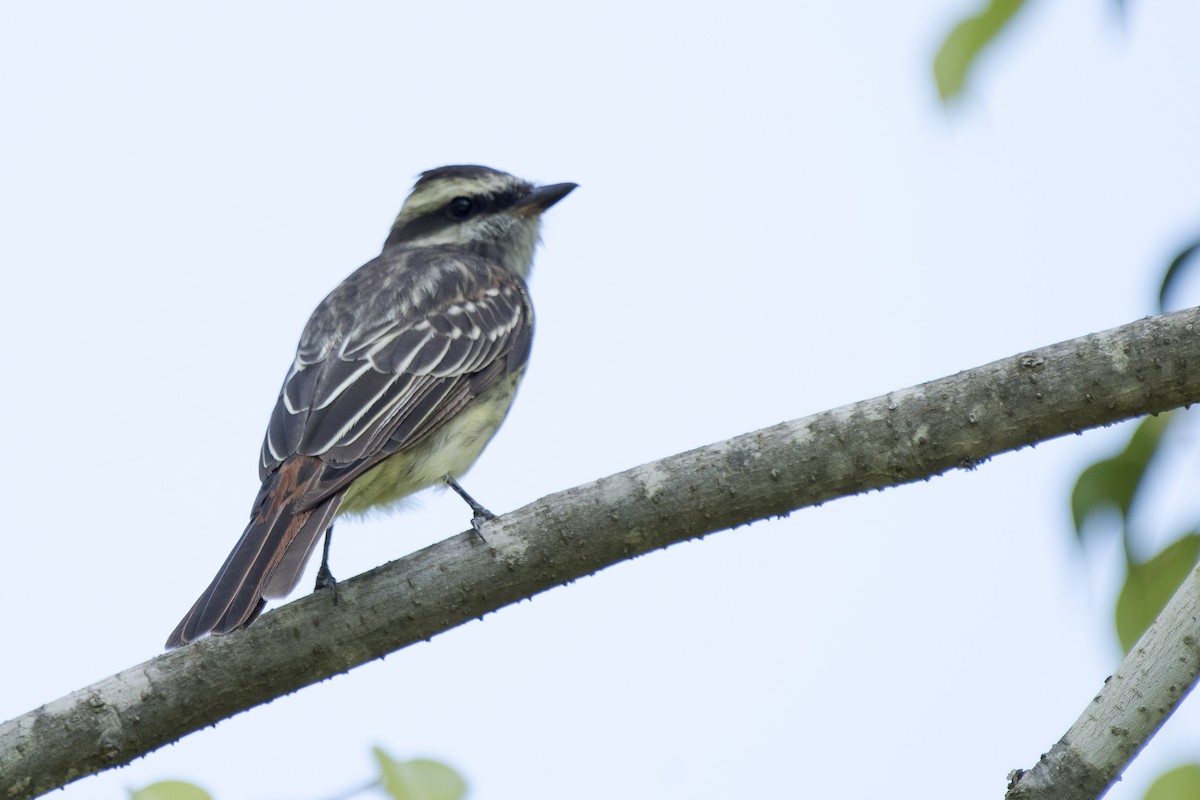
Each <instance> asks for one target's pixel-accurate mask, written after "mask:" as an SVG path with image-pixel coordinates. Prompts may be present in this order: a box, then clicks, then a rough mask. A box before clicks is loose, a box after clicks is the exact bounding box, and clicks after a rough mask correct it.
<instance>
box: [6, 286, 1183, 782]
mask: <svg viewBox="0 0 1200 800" xmlns="http://www.w3.org/2000/svg"><path fill="white" fill-rule="evenodd" d="M1197 326H1200V309H1190V310H1187V311H1181V312H1176V313H1174V314H1168V315H1164V316H1161V317H1154V318H1150V319H1145V320H1141V321H1138V322H1134V323H1132V324H1129V325H1125V326H1122V327H1120V328H1114V329H1112V330H1109V331H1105V332H1103V333H1098V334H1092V335H1089V336H1084V337H1082V338H1079V339H1075V340H1072V341H1068V342H1064V343H1062V344H1057V345H1053V346H1049V347H1046V348H1043V349H1040V350H1037V351H1034V352H1028V353H1021V354H1019V355H1015V356H1013V357H1011V358H1006V359H1002V360H1000V361H996V362H993V363H991V364H987V365H984V366H982V367H978V368H976V369H972V370H968V371H966V372H961V373H959V374H957V375H953V376H950V377H947V378H942V379H940V380H936V381H932V382H929V383H925V384H922V385H920V386H916V387H913V388H909V389H904V390H900V391H896V392H892V393H890V394H888V395H885V396H883V397H878V398H875V399H873V400H866V401H862V402H859V403H854V404H851V405H847V406H843V407H841V408H836V409H833V410H831V411H826V412H823V413H820V414H814V415H812V416H810V417H805V418H803V419H799V420H795V421H792V422H785V423H781V424H779V425H775V426H773V427H770V428H764V429H762V430H758V431H754V432H752V433H747V434H744V435H742V436H738V437H736V438H733V439H729V440H726V441H723V442H718V443H716V444H713V445H709V446H707V447H701V448H698V449H696V450H692V451H689V452H686V453H680V454H678V455H675V456H671V457H669V458H665V459H662V460H660V461H655V462H652V463H650V464H644V465H642V466H640V467H636V468H634V469H631V470H628V471H626V472H622V473H619V474H617V475H612V476H609V477H607V478H601V479H600V480H597V481H595V482H593V483H590V484H586V485H583V486H579V487H576V488H574V489H569V490H567V491H564V492H560V493H558V494H555V495H551V496H549V497H546V498H543V499H542V500H539V501H537V502H535V503H532V504H530V505H528V506H526V507H524V508H522V509H519V510H517V511H514V512H512V513H510V514H505V515H504V516H502V517H500V518H498V519H496V520H494V521H493V522H491V523H489V524H488V525H487V526H485V528H484V534H485V537H486V540H485V541H481V540H480V539H479V538H478V537H476V536H475V535H474V534H473V533H463V534H459V535H458V536H454V537H452V538H450V539H447V540H445V541H443V542H440V543H438V544H435V545H432V546H430V547H428V548H425V549H424V550H421V551H418V552H416V553H413V554H412V555H409V556H406V557H405V558H402V559H399V560H397V561H394V562H391V563H389V564H386V565H384V566H382V567H379V568H377V569H375V570H372V571H371V572H368V573H365V574H363V575H360V576H358V577H356V578H353V579H351V580H348V581H345V582H343V583H341V584H339V587H338V603H337V604H334V603H333V601H332V599H331V597H330V594H329V593H327V592H321V593H318V594H315V595H310V596H307V597H304V598H301V599H300V600H298V601H296V602H294V603H291V604H289V605H287V606H284V607H283V608H280V609H278V610H276V611H274V612H272V613H269V614H266V615H264V616H263V617H262V618H261V619H260V620H259V621H258V622H256V623H255V624H254V625H252V626H251V627H250V628H248V629H247V630H245V631H242V632H238V633H234V634H231V635H228V636H224V637H218V638H211V639H206V640H203V641H201V642H198V643H196V644H193V645H189V646H187V647H184V648H182V649H180V650H176V651H173V652H170V653H165V654H163V655H161V656H158V657H157V658H154V659H151V660H150V661H147V662H145V663H143V664H139V665H138V666H136V667H132V668H130V669H127V670H125V671H124V672H121V673H118V674H117V675H113V676H111V677H109V678H106V679H104V680H102V681H99V682H98V683H95V684H93V685H92V686H89V687H87V688H85V689H81V690H79V691H77V692H74V693H72V694H70V695H68V696H66V697H63V698H61V699H58V700H55V701H53V702H51V703H48V704H47V705H44V706H42V707H41V708H38V709H35V710H34V711H31V712H30V713H29V714H27V715H25V716H23V717H20V718H18V719H14V720H11V721H9V722H6V723H4V724H3V725H0V798H13V799H18V798H31V797H36V796H38V795H40V794H43V793H45V792H47V791H50V790H51V789H54V788H56V787H60V786H63V785H65V784H67V783H69V782H71V781H74V780H76V779H78V778H81V777H84V776H86V775H90V774H93V773H96V772H99V771H101V770H104V769H108V768H110V767H113V766H117V765H121V764H125V763H128V762H129V761H131V760H133V759H134V758H137V757H138V756H141V755H144V754H146V753H149V752H150V751H152V750H154V749H156V748H158V747H161V746H163V745H164V744H168V743H170V742H173V741H175V740H177V739H179V738H180V737H182V736H185V735H187V734H188V733H190V732H192V731H195V730H198V729H200V728H203V727H205V726H208V725H212V724H214V723H216V722H218V721H220V720H222V719H224V718H226V717H229V716H232V715H233V714H236V713H238V712H239V711H244V710H246V709H248V708H251V707H253V706H255V705H258V704H260V703H265V702H267V701H269V700H271V699H273V698H275V697H279V696H281V695H284V694H287V693H288V692H293V691H295V690H297V689H299V688H301V687H303V686H307V685H309V684H311V683H315V682H317V681H320V680H324V679H325V678H328V677H330V676H332V675H336V674H338V673H341V672H345V671H347V670H349V669H351V668H353V667H355V666H358V665H359V664H363V663H365V662H367V661H371V660H373V659H376V658H380V657H382V656H384V655H387V654H388V653H391V652H394V651H396V650H398V649H400V648H402V647H405V646H407V645H409V644H413V643H415V642H419V641H423V640H427V639H429V638H430V637H432V636H434V635H436V634H438V633H441V632H442V631H445V630H448V629H450V628H452V627H454V626H456V625H459V624H462V623H463V622H466V621H469V620H471V619H474V618H477V617H481V616H483V615H484V614H486V613H488V612H490V611H495V610H496V609H499V608H502V607H503V606H506V605H508V604H510V603H515V602H518V601H520V600H522V599H525V598H527V597H531V596H532V595H534V594H537V593H538V592H542V591H545V590H546V589H549V588H552V587H554V586H557V585H560V584H565V583H568V582H570V581H572V580H575V579H576V578H579V577H582V576H584V575H588V574H590V573H594V572H596V571H597V570H600V569H603V568H604V567H607V566H609V565H611V564H615V563H618V562H620V561H623V560H625V559H628V558H632V557H634V556H637V555H640V554H643V553H647V552H649V551H652V550H657V549H659V548H663V547H666V546H668V545H671V544H674V543H676V542H681V541H685V540H687V539H692V538H696V537H700V536H703V535H705V534H707V533H711V532H714V531H718V530H722V529H725V528H730V527H734V526H737V525H744V524H746V523H749V522H753V521H755V520H760V519H765V518H768V517H774V516H781V515H785V514H788V513H790V512H792V511H795V510H796V509H799V508H803V507H806V506H811V505H816V504H820V503H824V502H826V501H829V500H832V499H835V498H838V497H844V496H847V495H852V494H857V493H859V492H864V491H867V490H870V489H882V488H884V487H887V486H895V485H898V484H903V483H909V482H912V481H917V480H923V479H926V478H929V477H930V476H933V475H937V474H939V473H942V472H946V471H948V470H950V469H954V468H965V469H970V468H973V467H975V466H976V465H978V464H980V463H981V462H983V461H985V460H986V459H988V458H990V457H991V456H994V455H996V454H998V453H1003V452H1006V451H1009V450H1014V449H1019V448H1021V447H1024V446H1028V445H1032V444H1035V443H1037V442H1041V441H1045V440H1047V439H1052V438H1054V437H1057V436H1062V435H1064V434H1067V433H1074V432H1078V431H1082V430H1086V429H1088V428H1092V427H1096V426H1099V425H1109V424H1112V423H1114V422H1117V421H1119V420H1123V419H1127V418H1130V417H1134V416H1138V415H1141V414H1147V413H1151V414H1152V413H1157V412H1160V411H1165V410H1168V409H1171V408H1175V407H1178V406H1183V405H1188V404H1191V403H1194V402H1197V401H1198V400H1200V336H1198V335H1197V332H1198V331H1197ZM1194 677H1195V675H1194V671H1193V672H1192V673H1191V678H1190V679H1189V680H1194ZM1140 679H1141V678H1140V676H1139V674H1131V675H1130V676H1129V680H1131V681H1137V680H1140ZM1179 680H1180V681H1182V680H1183V679H1179ZM1175 685H1176V687H1177V688H1178V687H1179V686H1181V685H1182V684H1181V683H1178V682H1177V683H1176V684H1175ZM1188 685H1190V683H1189V684H1188ZM1180 694H1182V692H1180ZM1088 713H1090V714H1094V715H1099V714H1101V713H1103V709H1098V708H1096V707H1095V706H1092V707H1090V708H1089V709H1088ZM1163 718H1165V714H1164V715H1150V718H1147V719H1145V720H1142V722H1144V723H1145V724H1144V725H1142V727H1140V728H1139V727H1137V726H1136V723H1137V722H1138V720H1136V719H1135V720H1130V721H1129V722H1128V724H1129V725H1130V726H1133V727H1130V728H1129V729H1128V730H1129V731H1130V733H1129V736H1130V737H1131V739H1132V740H1134V741H1137V742H1144V741H1145V740H1146V739H1148V738H1149V736H1150V734H1151V733H1152V732H1153V730H1154V729H1155V728H1156V727H1157V725H1158V724H1161V721H1162V719H1163ZM1122 724H1126V723H1122ZM1132 755H1133V752H1129V753H1127V756H1128V758H1132ZM1126 760H1127V759H1126ZM1122 767H1123V764H1120V763H1115V766H1114V768H1115V769H1116V771H1117V772H1119V771H1120V769H1121V768H1122Z"/></svg>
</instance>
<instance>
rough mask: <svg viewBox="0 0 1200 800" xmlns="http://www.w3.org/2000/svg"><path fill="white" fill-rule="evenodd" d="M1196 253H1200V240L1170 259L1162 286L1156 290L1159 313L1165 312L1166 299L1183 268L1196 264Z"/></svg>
mask: <svg viewBox="0 0 1200 800" xmlns="http://www.w3.org/2000/svg"><path fill="white" fill-rule="evenodd" d="M1197 253H1200V239H1197V240H1196V241H1194V242H1192V243H1191V244H1189V245H1188V246H1187V247H1185V248H1183V249H1182V250H1180V251H1179V254H1178V255H1176V256H1175V258H1173V259H1171V264H1170V266H1168V267H1167V271H1166V273H1165V274H1164V275H1163V282H1162V286H1161V287H1159V290H1158V310H1159V311H1166V310H1167V297H1168V296H1169V295H1170V292H1171V290H1172V289H1173V288H1175V282H1176V281H1177V280H1178V279H1179V276H1180V275H1182V274H1183V270H1184V268H1185V267H1187V266H1190V265H1191V264H1193V263H1195V262H1196V257H1195V256H1196V254H1197Z"/></svg>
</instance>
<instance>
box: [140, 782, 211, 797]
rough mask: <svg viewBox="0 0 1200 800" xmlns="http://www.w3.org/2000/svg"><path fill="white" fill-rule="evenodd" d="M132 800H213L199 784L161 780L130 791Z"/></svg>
mask: <svg viewBox="0 0 1200 800" xmlns="http://www.w3.org/2000/svg"><path fill="white" fill-rule="evenodd" d="M129 798H130V800H212V795H210V794H209V793H208V792H206V791H204V790H203V789H201V788H200V787H199V786H196V785H195V784H191V783H185V782H183V781H159V782H158V783H152V784H150V785H149V786H147V787H146V788H145V789H141V790H139V791H136V792H130V793H129Z"/></svg>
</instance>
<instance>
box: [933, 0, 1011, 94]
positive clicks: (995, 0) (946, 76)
mask: <svg viewBox="0 0 1200 800" xmlns="http://www.w3.org/2000/svg"><path fill="white" fill-rule="evenodd" d="M1023 5H1025V0H990V2H989V3H988V5H987V8H985V9H984V10H983V11H981V12H979V13H978V14H976V15H975V16H973V17H967V18H966V19H964V20H962V21H961V22H959V23H958V24H957V25H955V26H954V29H953V30H952V31H950V34H949V35H948V36H947V37H946V41H944V42H942V47H941V49H940V50H938V54H937V56H935V57H934V59H933V78H934V80H935V81H936V82H937V89H938V94H939V95H940V96H941V98H942V102H943V103H948V102H950V101H951V100H953V99H955V98H956V97H958V95H959V94H960V93H961V92H962V90H963V86H965V85H966V83H967V76H968V75H969V74H970V72H971V69H972V68H973V67H974V66H975V62H976V60H977V59H978V57H979V53H980V52H981V51H982V50H983V49H984V48H985V47H987V46H988V45H989V44H990V43H991V42H992V40H994V39H995V38H996V35H997V34H998V33H1000V31H1001V30H1003V29H1004V27H1005V26H1006V25H1007V24H1008V23H1009V21H1010V20H1012V18H1013V17H1014V16H1015V15H1016V13H1017V12H1018V11H1020V10H1021V6H1023Z"/></svg>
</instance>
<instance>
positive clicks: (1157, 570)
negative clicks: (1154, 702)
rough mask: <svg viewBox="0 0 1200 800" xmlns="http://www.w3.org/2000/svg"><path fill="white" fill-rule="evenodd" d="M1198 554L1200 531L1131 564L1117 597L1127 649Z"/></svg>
mask: <svg viewBox="0 0 1200 800" xmlns="http://www.w3.org/2000/svg"><path fill="white" fill-rule="evenodd" d="M1197 557H1200V535H1197V534H1195V533H1190V534H1188V535H1187V536H1184V537H1183V538H1181V539H1179V541H1177V542H1174V543H1172V544H1171V545H1169V546H1168V547H1167V548H1166V549H1165V550H1163V551H1162V552H1161V553H1159V554H1158V555H1156V556H1155V557H1154V558H1152V559H1150V560H1149V561H1147V562H1146V563H1144V564H1131V565H1130V566H1129V573H1128V574H1127V575H1126V576H1125V585H1124V586H1122V587H1121V594H1120V596H1119V597H1118V598H1117V638H1118V639H1120V641H1121V647H1122V648H1124V650H1125V652H1129V650H1130V648H1132V647H1133V646H1134V645H1135V644H1136V643H1137V640H1138V638H1139V637H1140V636H1141V635H1142V634H1143V633H1145V632H1146V628H1148V627H1150V623H1151V622H1153V621H1154V618H1155V617H1157V616H1158V614H1159V612H1161V611H1162V610H1163V606H1165V605H1166V604H1167V601H1168V600H1170V599H1171V595H1173V594H1175V590H1176V589H1178V588H1179V584H1181V583H1183V579H1184V578H1186V577H1187V576H1188V573H1189V572H1191V571H1192V568H1193V567H1195V566H1196V559H1197ZM1192 797H1200V794H1195V795H1192Z"/></svg>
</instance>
